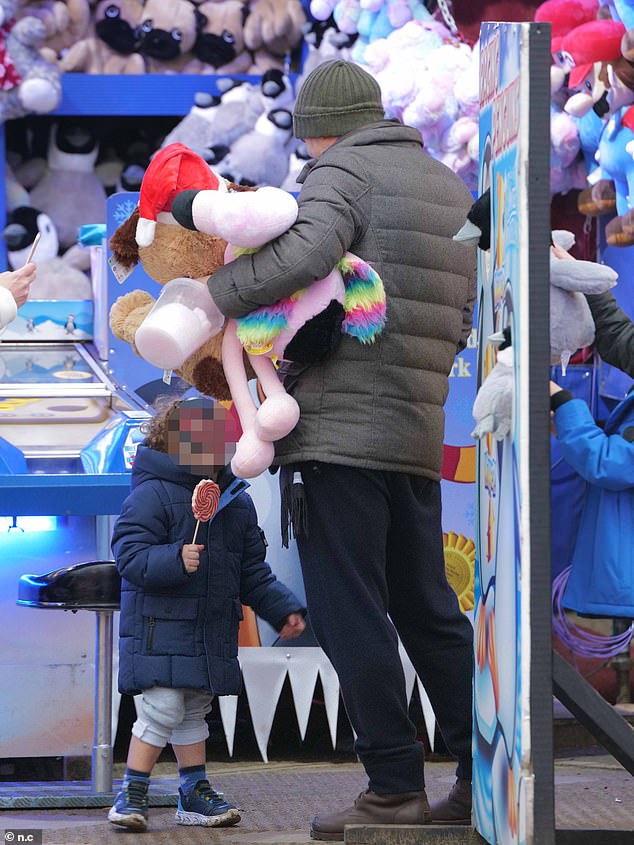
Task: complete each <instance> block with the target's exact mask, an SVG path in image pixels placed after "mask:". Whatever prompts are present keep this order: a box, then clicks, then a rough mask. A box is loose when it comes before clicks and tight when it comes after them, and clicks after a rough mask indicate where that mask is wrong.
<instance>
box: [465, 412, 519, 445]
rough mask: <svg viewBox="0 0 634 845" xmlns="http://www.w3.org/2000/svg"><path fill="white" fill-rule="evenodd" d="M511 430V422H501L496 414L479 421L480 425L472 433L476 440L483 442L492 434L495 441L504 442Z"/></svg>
mask: <svg viewBox="0 0 634 845" xmlns="http://www.w3.org/2000/svg"><path fill="white" fill-rule="evenodd" d="M510 430H511V423H510V420H508V419H506V420H500V419H498V418H497V417H496V416H495V414H489V415H488V416H486V417H484V419H481V420H479V421H478V424H477V425H476V427H475V428H474V429H473V431H472V432H471V436H472V437H473V438H474V440H481V439H482V438H483V437H486V435H487V434H490V435H491V437H492V438H493V439H494V440H504V438H505V437H506V436H507V434H508V433H509V432H510Z"/></svg>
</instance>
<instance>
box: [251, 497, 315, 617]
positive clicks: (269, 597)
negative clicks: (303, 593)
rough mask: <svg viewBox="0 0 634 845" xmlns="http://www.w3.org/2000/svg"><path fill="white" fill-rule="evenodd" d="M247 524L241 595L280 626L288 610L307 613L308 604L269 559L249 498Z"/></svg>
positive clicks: (259, 613) (262, 614)
mask: <svg viewBox="0 0 634 845" xmlns="http://www.w3.org/2000/svg"><path fill="white" fill-rule="evenodd" d="M249 505H250V507H249V518H248V525H247V528H246V530H245V534H244V550H243V554H242V570H241V573H240V598H241V601H242V603H243V604H247V605H249V607H252V608H253V610H255V612H256V613H257V615H258V616H261V617H262V619H265V620H266V621H267V622H268V623H269V624H270V625H272V626H273V627H274V628H276V629H277V630H279V629H281V628H282V626H283V624H284V622H285V620H286V617H287V616H288V615H289V613H304V612H305V608H304V606H303V605H302V603H301V601H300V600H299V599H298V598H297V596H296V595H295V594H294V593H292V592H291V591H290V590H289V589H288V587H286V586H285V585H284V584H282V583H281V582H280V581H278V580H277V578H276V577H275V575H273V573H272V572H271V568H270V567H269V565H268V563H267V562H266V560H265V558H266V545H265V543H264V534H263V533H262V531H261V530H260V528H259V527H258V522H257V517H256V513H255V507H254V506H253V502H251V501H249Z"/></svg>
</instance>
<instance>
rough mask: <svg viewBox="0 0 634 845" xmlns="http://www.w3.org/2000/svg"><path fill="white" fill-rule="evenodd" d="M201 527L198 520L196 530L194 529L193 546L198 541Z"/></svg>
mask: <svg viewBox="0 0 634 845" xmlns="http://www.w3.org/2000/svg"><path fill="white" fill-rule="evenodd" d="M199 527H200V520H199V519H197V520H196V530H195V531H194V539H193V540H192V546H193V545H194V543H195V542H196V537H197V536H198V528H199Z"/></svg>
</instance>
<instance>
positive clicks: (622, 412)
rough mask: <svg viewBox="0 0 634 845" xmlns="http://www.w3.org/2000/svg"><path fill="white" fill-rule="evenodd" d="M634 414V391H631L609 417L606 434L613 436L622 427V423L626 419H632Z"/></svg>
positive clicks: (605, 429)
mask: <svg viewBox="0 0 634 845" xmlns="http://www.w3.org/2000/svg"><path fill="white" fill-rule="evenodd" d="M633 412H634V390H630V392H629V393H628V394H627V396H626V397H625V399H623V401H622V402H620V403H619V404H618V405H617V406H616V408H615V409H614V411H613V412H612V413H611V414H610V416H609V417H608V420H607V422H606V424H605V428H604V431H605V433H606V434H613V433H614V432H615V431H617V430H618V428H619V427H620V426H621V423H623V422H624V421H625V419H626V418H628V417H630V418H631V416H632V413H633Z"/></svg>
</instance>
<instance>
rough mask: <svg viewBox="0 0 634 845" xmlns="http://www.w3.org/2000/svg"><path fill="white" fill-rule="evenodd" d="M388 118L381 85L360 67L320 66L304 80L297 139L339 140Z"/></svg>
mask: <svg viewBox="0 0 634 845" xmlns="http://www.w3.org/2000/svg"><path fill="white" fill-rule="evenodd" d="M384 117H385V113H384V111H383V105H382V103H381V89H380V88H379V85H378V83H377V81H376V80H375V79H374V78H373V77H372V76H370V74H369V73H367V71H365V70H363V68H361V67H359V65H355V64H353V63H352V62H344V61H341V60H335V61H331V62H324V63H323V64H321V65H319V66H318V67H316V68H315V70H314V71H313V72H312V73H310V74H309V75H308V76H307V77H306V79H305V80H304V83H303V84H302V87H301V88H300V90H299V94H298V95H297V102H296V103H295V110H294V113H293V129H294V131H295V136H296V137H297V138H302V139H304V138H336V137H339V136H340V135H345V134H346V132H351V131H352V130H353V129H358V128H359V127H360V126H365V125H366V124H368V123H374V122H375V121H377V120H383V118H384Z"/></svg>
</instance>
